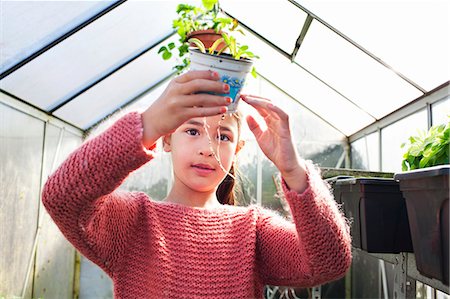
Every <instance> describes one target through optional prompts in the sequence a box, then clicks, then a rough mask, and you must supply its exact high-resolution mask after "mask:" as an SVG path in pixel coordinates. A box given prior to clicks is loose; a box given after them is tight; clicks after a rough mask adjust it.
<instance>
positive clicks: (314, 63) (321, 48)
mask: <svg viewBox="0 0 450 299" xmlns="http://www.w3.org/2000/svg"><path fill="white" fill-rule="evenodd" d="M296 61H297V62H298V63H299V64H300V65H301V66H303V67H305V68H306V69H308V70H309V71H311V72H313V73H314V74H315V75H316V76H318V77H320V78H321V79H322V80H324V81H325V82H327V83H328V84H330V85H331V86H332V87H333V88H336V90H338V91H339V92H341V93H342V94H343V95H344V96H346V97H347V98H349V99H350V100H351V101H353V102H354V103H355V104H357V105H358V106H360V107H361V108H362V109H364V110H365V111H367V112H368V113H370V114H371V115H373V116H374V117H375V118H377V119H379V118H381V117H383V116H385V115H386V114H388V113H390V112H392V111H393V110H395V109H397V108H399V107H401V106H403V105H404V104H406V103H408V102H410V101H412V100H414V99H415V98H417V97H419V96H420V95H421V94H422V93H421V92H420V91H419V90H417V89H415V88H414V87H412V86H411V85H410V84H408V83H406V82H405V81H404V80H402V79H401V78H400V77H398V76H397V75H396V74H394V73H393V72H392V71H390V70H388V69H387V68H385V67H384V66H382V65H381V64H379V63H378V62H376V61H375V60H373V59H372V58H370V57H369V56H368V55H366V54H365V53H363V52H362V51H360V50H359V49H357V48H356V47H354V46H353V45H351V44H350V43H349V42H347V41H345V40H344V39H343V38H341V37H340V36H338V35H337V34H336V33H334V32H332V31H331V30H330V29H328V28H326V27H325V26H324V25H322V24H321V23H319V22H317V21H313V22H312V23H311V27H310V28H309V31H308V34H307V35H306V37H305V39H304V41H303V44H302V46H301V48H300V50H299V52H298V55H297V57H296Z"/></svg>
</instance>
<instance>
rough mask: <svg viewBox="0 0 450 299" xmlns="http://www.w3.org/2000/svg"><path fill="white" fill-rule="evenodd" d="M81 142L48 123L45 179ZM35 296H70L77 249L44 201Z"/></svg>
mask: <svg viewBox="0 0 450 299" xmlns="http://www.w3.org/2000/svg"><path fill="white" fill-rule="evenodd" d="M80 144H81V136H76V135H73V134H72V133H70V132H68V131H67V130H62V129H61V128H58V127H56V126H54V125H51V124H47V127H46V131H45V150H44V169H43V178H44V179H43V182H45V181H46V180H47V177H48V175H49V174H51V173H52V172H53V171H55V170H56V168H57V167H58V166H59V165H60V164H61V162H62V161H64V159H65V158H66V157H67V156H68V155H69V154H70V153H71V152H72V151H73V150H75V148H76V147H78V146H79V145H80ZM39 212H40V219H41V220H40V221H41V222H40V224H41V227H43V228H45V229H43V230H41V231H40V235H39V239H38V244H37V248H39V250H38V251H37V253H36V266H35V273H34V275H35V276H34V277H35V278H34V288H33V295H34V297H36V298H38V297H39V298H40V297H42V298H44V297H45V298H69V297H71V296H72V294H73V283H72V282H73V276H74V266H75V254H74V253H75V249H74V247H73V245H71V244H70V243H69V241H67V239H66V238H65V237H64V236H63V235H62V233H61V231H60V230H59V229H58V227H57V226H56V224H55V223H54V221H53V220H52V219H51V218H50V216H49V214H48V213H47V211H46V210H45V208H44V206H43V205H42V202H41V207H40V211H39Z"/></svg>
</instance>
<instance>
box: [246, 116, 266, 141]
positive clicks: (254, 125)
mask: <svg viewBox="0 0 450 299" xmlns="http://www.w3.org/2000/svg"><path fill="white" fill-rule="evenodd" d="M247 124H248V127H249V128H250V131H252V133H253V135H255V137H256V139H258V138H259V136H261V134H262V133H263V131H262V130H261V127H260V126H259V124H258V122H257V121H256V120H255V119H254V118H253V116H251V115H248V116H247Z"/></svg>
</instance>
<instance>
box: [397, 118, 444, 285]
mask: <svg viewBox="0 0 450 299" xmlns="http://www.w3.org/2000/svg"><path fill="white" fill-rule="evenodd" d="M405 146H406V147H407V150H406V152H405V154H404V156H403V161H402V170H403V172H401V173H397V174H395V179H396V180H398V181H399V182H400V189H401V191H402V193H403V196H404V197H405V199H406V206H407V209H408V216H409V219H410V229H411V235H412V241H413V247H414V253H415V257H416V265H417V269H418V270H419V272H420V273H422V274H423V275H425V276H428V277H431V278H436V279H439V280H441V281H442V282H443V283H444V284H446V285H448V284H449V215H448V213H449V209H448V205H449V173H450V165H449V146H450V122H448V123H447V124H442V125H438V126H433V127H431V128H430V130H428V132H420V133H419V135H418V136H411V137H410V138H409V142H408V143H406V144H403V145H402V147H405Z"/></svg>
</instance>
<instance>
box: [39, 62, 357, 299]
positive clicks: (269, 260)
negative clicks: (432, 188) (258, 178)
mask: <svg viewBox="0 0 450 299" xmlns="http://www.w3.org/2000/svg"><path fill="white" fill-rule="evenodd" d="M218 79H219V76H218V74H217V73H214V72H209V71H191V72H187V73H185V74H183V75H181V76H179V77H177V78H175V79H174V80H172V82H171V83H170V84H169V86H168V87H167V89H166V90H165V91H164V93H163V94H162V95H161V96H160V98H159V99H158V100H157V101H155V102H154V103H153V104H152V105H151V106H150V107H149V108H148V109H147V110H146V111H145V112H143V113H142V114H138V113H129V114H127V115H125V116H124V117H122V118H121V119H120V120H119V121H117V122H116V123H115V124H114V125H113V126H112V127H111V128H109V129H108V130H107V131H106V132H104V133H103V134H102V135H100V136H98V137H96V138H94V139H92V140H90V141H88V142H86V143H85V144H84V145H82V146H81V148H79V149H78V150H77V151H75V152H74V153H72V154H71V156H70V157H69V158H68V159H67V160H66V161H65V162H64V163H63V164H62V165H61V166H60V167H59V169H58V170H57V171H56V172H55V173H54V174H53V175H52V176H51V177H50V178H49V179H48V181H47V183H46V185H45V188H44V190H43V199H42V200H43V203H44V205H45V207H46V209H47V210H48V212H49V213H50V215H51V217H52V218H53V220H54V221H55V222H56V224H57V225H58V226H59V228H60V229H61V231H62V232H63V234H64V235H65V236H66V237H67V239H68V240H69V241H70V242H71V243H72V244H73V245H74V246H75V247H76V248H77V249H78V250H79V251H80V252H81V253H82V254H83V255H85V256H86V257H87V258H89V259H90V260H92V261H93V262H94V263H96V264H97V265H99V266H100V267H101V268H102V269H103V270H104V271H105V272H106V273H107V274H108V275H109V276H110V277H111V278H112V280H113V282H114V294H115V297H117V298H262V292H263V286H264V285H265V284H271V285H283V286H299V287H309V286H314V285H319V284H322V283H324V282H328V281H331V280H335V279H338V278H340V277H342V276H343V275H344V274H345V273H346V271H347V269H348V268H349V266H350V263H351V245H350V236H349V229H348V226H347V224H346V222H345V219H344V218H343V216H342V215H341V214H340V212H339V210H338V208H337V206H336V204H335V202H334V201H333V199H332V196H331V195H330V192H329V190H328V188H327V186H326V185H325V184H324V182H323V181H322V180H321V178H320V176H319V174H318V172H317V171H316V170H315V168H314V167H313V166H312V164H310V163H308V162H306V161H304V160H302V159H301V158H300V157H299V156H298V155H297V153H296V151H295V147H294V145H293V142H292V139H291V135H290V130H289V119H288V116H287V114H286V113H285V112H283V111H282V110H281V109H280V108H278V107H277V106H275V105H273V104H272V103H271V102H270V101H268V100H265V99H261V98H257V97H253V96H243V97H242V98H243V100H244V101H245V102H247V103H248V104H250V105H251V106H253V107H254V108H256V110H257V111H258V112H259V113H260V114H261V116H262V117H263V118H264V120H265V122H266V123H267V127H268V128H267V130H265V131H263V130H261V128H260V126H259V125H258V123H257V122H256V121H255V119H253V118H252V117H250V116H249V117H248V118H247V123H248V125H249V127H250V129H251V130H252V132H253V133H254V135H255V137H256V140H257V142H258V144H259V146H260V147H261V149H262V151H263V152H264V154H265V155H266V156H267V157H268V158H269V159H270V160H271V161H272V162H273V163H274V164H275V165H276V166H277V168H278V169H279V171H280V173H281V175H282V178H283V190H284V194H285V196H286V199H287V201H288V202H289V205H290V208H291V212H292V216H293V220H294V221H293V222H294V223H291V222H288V221H287V220H285V219H283V218H281V217H280V216H278V215H276V214H275V213H273V212H271V211H269V210H266V209H263V208H261V207H258V206H249V207H237V206H233V205H227V204H226V203H230V201H229V200H230V199H231V201H232V198H230V197H229V196H227V194H229V192H227V191H226V189H227V188H226V186H225V187H224V185H227V184H229V182H230V180H231V181H232V177H231V176H229V175H228V176H227V171H229V170H230V169H231V168H232V164H233V158H234V156H235V155H236V154H237V152H238V151H239V149H240V148H241V146H242V142H241V141H240V140H239V137H240V135H239V134H240V125H241V124H240V122H241V120H240V119H239V118H237V116H236V115H227V116H226V117H225V118H224V119H222V118H223V117H222V115H223V114H224V113H226V111H227V108H226V107H227V105H228V104H229V103H230V102H231V100H230V99H229V98H226V97H225V98H224V97H221V96H217V95H212V94H207V93H199V92H209V93H219V94H220V93H223V92H224V91H225V92H227V91H228V90H229V86H227V85H224V84H223V83H221V82H218ZM205 119H206V125H205V126H204V124H203V121H204V120H205ZM205 130H207V131H208V132H206V131H205ZM208 135H209V136H211V138H208ZM161 137H162V138H163V147H164V150H165V151H167V152H171V155H172V162H173V171H174V183H173V188H172V190H171V191H170V193H169V195H168V196H167V198H166V199H165V200H164V201H162V202H156V201H153V200H151V199H150V198H148V197H147V195H145V194H143V193H136V192H134V193H129V192H120V191H118V190H116V188H117V187H118V186H119V185H120V184H121V183H122V181H123V180H124V179H125V178H126V177H127V176H128V175H129V173H130V172H132V171H133V170H135V169H137V168H139V167H140V166H142V165H143V164H145V163H146V162H148V161H149V160H151V159H152V158H153V155H154V152H153V150H154V148H155V143H156V141H157V140H158V139H159V138H161ZM215 149H217V152H215V151H216V150H215ZM217 158H219V159H220V163H219V159H217ZM224 170H225V171H224ZM221 182H222V184H221ZM217 194H220V196H218V195H217ZM224 194H225V195H224ZM221 203H222V204H221Z"/></svg>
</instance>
